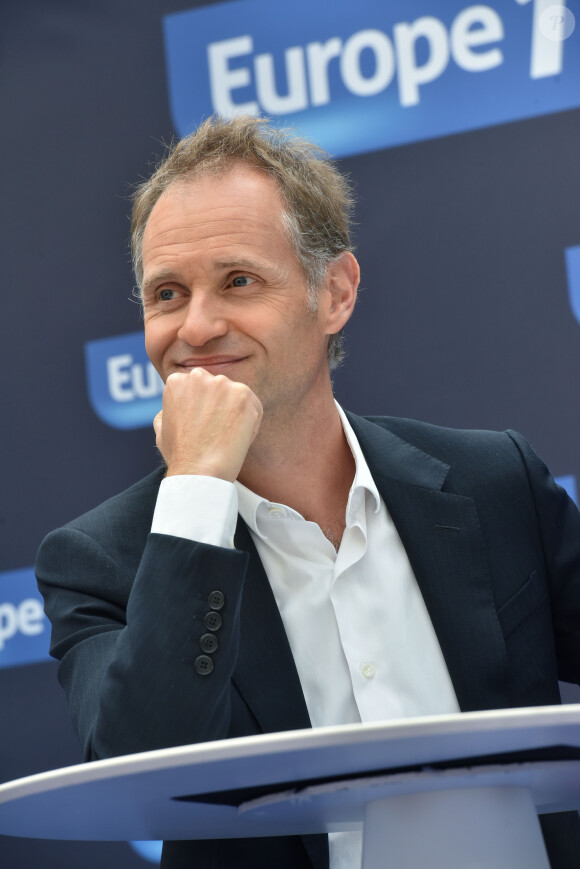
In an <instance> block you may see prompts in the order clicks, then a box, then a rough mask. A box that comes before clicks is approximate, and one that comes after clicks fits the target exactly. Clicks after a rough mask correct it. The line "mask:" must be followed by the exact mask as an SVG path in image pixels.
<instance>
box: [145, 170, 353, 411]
mask: <svg viewBox="0 0 580 869" xmlns="http://www.w3.org/2000/svg"><path fill="white" fill-rule="evenodd" d="M282 207H283V202H282V198H281V196H280V194H279V192H278V190H277V188H276V186H275V184H274V182H273V181H272V180H271V179H270V178H268V177H267V176H266V175H265V174H264V173H262V172H260V171H259V170H256V169H252V168H250V167H245V166H236V167H233V168H230V169H228V170H227V171H225V172H224V173H222V174H220V175H217V176H208V177H201V178H198V179H195V180H193V181H187V182H179V183H176V184H175V185H174V186H173V187H171V188H170V189H169V190H167V191H166V192H165V193H164V194H163V195H162V196H161V197H160V199H159V200H158V202H157V203H156V205H155V207H154V209H153V211H152V213H151V216H150V218H149V221H148V223H147V226H146V229H145V235H144V239H143V271H144V277H143V307H144V319H145V343H146V348H147V353H148V355H149V358H150V359H151V361H152V362H153V364H154V366H155V368H156V369H157V371H158V372H159V374H160V375H161V377H162V378H163V380H166V379H167V377H168V376H169V375H170V374H171V373H173V372H187V371H189V370H191V369H192V368H194V367H198V366H199V367H203V368H205V369H206V370H207V371H209V372H210V373H211V374H225V375H226V376H227V377H229V378H231V379H232V380H236V381H241V382H243V383H245V384H247V385H248V386H249V387H250V388H251V389H252V390H253V391H254V392H255V393H256V395H257V396H258V397H259V398H260V400H261V401H262V404H263V405H264V411H265V413H272V412H273V411H275V409H276V408H278V410H280V409H282V408H283V409H284V410H285V412H286V413H288V412H292V409H293V407H297V406H298V405H299V404H300V402H301V401H303V400H304V399H305V398H306V397H307V396H315V394H316V391H317V390H319V389H320V388H322V387H321V384H322V383H323V382H326V383H327V382H328V365H327V361H326V346H327V337H326V336H327V334H328V332H329V331H338V330H337V329H334V328H332V323H331V322H330V320H329V317H328V310H329V305H328V304H326V303H324V304H322V296H324V298H325V299H326V298H327V297H329V296H330V293H329V292H328V291H325V290H324V289H323V291H322V294H321V304H320V305H319V309H318V311H317V312H316V313H313V312H312V311H311V310H310V309H309V306H308V294H307V290H306V284H305V280H304V276H303V273H302V270H301V268H300V265H299V263H298V260H297V258H296V255H295V253H294V250H293V248H292V247H291V245H290V243H289V241H288V238H287V235H286V233H285V231H284V229H283V226H282V223H281V211H282Z"/></svg>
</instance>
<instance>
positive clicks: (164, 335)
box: [145, 320, 171, 363]
mask: <svg viewBox="0 0 580 869" xmlns="http://www.w3.org/2000/svg"><path fill="white" fill-rule="evenodd" d="M170 343H171V331H170V329H169V328H167V324H165V325H164V324H163V323H160V322H158V321H155V320H153V321H152V322H151V323H147V322H146V323H145V350H146V351H147V355H148V356H149V358H150V359H151V361H152V362H153V363H155V362H157V361H158V360H160V358H161V356H162V355H163V353H164V351H165V350H166V349H167V347H168V346H169V345H170Z"/></svg>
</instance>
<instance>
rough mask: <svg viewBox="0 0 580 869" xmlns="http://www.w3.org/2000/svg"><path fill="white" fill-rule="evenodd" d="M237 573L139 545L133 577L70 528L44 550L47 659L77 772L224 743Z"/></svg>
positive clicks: (225, 554)
mask: <svg viewBox="0 0 580 869" xmlns="http://www.w3.org/2000/svg"><path fill="white" fill-rule="evenodd" d="M119 533H121V532H120V530H119ZM113 537H114V535H111V539H113ZM105 538H107V535H105ZM247 561H248V556H247V554H246V553H242V552H239V551H236V550H229V549H222V548H219V547H215V546H210V545H208V544H202V543H195V542H191V541H188V540H184V539H182V538H177V537H170V536H168V535H162V534H150V535H149V536H148V538H147V541H146V544H145V548H144V551H143V554H142V557H141V559H140V562H139V564H138V568H137V571H136V574H135V573H134V571H132V570H131V569H130V567H129V566H128V565H127V563H126V561H125V560H124V559H123V558H122V557H119V554H118V553H117V552H116V551H110V550H109V551H107V547H106V546H105V545H103V542H102V540H101V538H99V540H97V539H95V537H93V536H91V535H90V534H89V533H87V532H86V531H85V530H80V529H79V528H78V527H74V525H73V526H67V527H65V528H63V529H60V530H58V531H55V532H53V533H52V534H50V535H49V536H48V537H47V538H46V539H45V541H44V543H43V545H42V547H41V549H40V551H39V555H38V559H37V578H38V583H39V588H40V590H41V592H42V594H43V596H44V598H45V608H46V613H47V615H48V617H49V618H50V620H51V622H52V626H53V630H52V645H51V654H52V655H53V656H54V657H56V658H58V659H59V660H60V661H61V664H60V668H59V680H60V682H61V684H62V686H63V688H64V690H65V693H66V695H67V698H68V703H69V707H70V711H71V716H72V720H73V724H74V726H75V729H76V731H77V733H78V736H79V738H80V740H81V743H82V745H83V747H84V753H85V758H86V759H87V760H94V759H99V758H105V757H112V756H116V755H121V754H131V753H133V752H139V751H148V750H151V749H156V748H166V747H170V746H175V745H182V744H188V743H192V742H201V741H205V740H210V739H220V738H224V737H225V736H227V735H228V731H229V724H230V714H231V683H230V680H231V676H232V672H233V669H234V666H235V663H236V658H237V650H238V642H239V631H240V602H241V595H242V589H243V584H244V579H245V574H246V569H247ZM213 592H219V593H220V594H218V595H213V594H212V593H213ZM210 613H212V614H213V615H211V616H208V614H210ZM215 614H217V615H218V616H219V618H216V617H215ZM208 624H209V625H210V627H209V628H208ZM216 625H217V627H216ZM208 635H209V636H210V637H213V638H214V639H213V641H211V640H210V641H209V646H210V648H209V649H205V648H204V646H205V647H207V644H208V640H207V636H208ZM204 636H205V637H206V639H205V640H204V641H202V637H204ZM216 645H217V647H216V648H213V647H214V646H216ZM200 657H201V661H200ZM208 660H209V663H208Z"/></svg>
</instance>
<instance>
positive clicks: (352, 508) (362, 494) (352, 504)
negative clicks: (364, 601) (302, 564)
mask: <svg viewBox="0 0 580 869" xmlns="http://www.w3.org/2000/svg"><path fill="white" fill-rule="evenodd" d="M335 404H336V408H337V410H338V414H339V416H340V421H341V423H342V428H343V431H344V435H345V437H346V440H347V443H348V445H349V447H350V449H351V452H352V455H353V458H354V462H355V474H354V480H353V482H352V486H351V487H350V492H349V495H348V502H347V507H346V524H347V525H351V524H352V523H353V522H354V521H355V517H356V516H357V514H358V513H360V511H361V510H363V509H364V507H365V499H366V493H367V492H368V493H369V495H370V499H369V502H370V505H371V506H372V504H373V503H374V512H375V513H378V512H379V510H380V506H381V497H380V495H379V490H378V489H377V487H376V485H375V481H374V480H373V478H372V475H371V472H370V469H369V466H368V465H367V462H366V459H365V457H364V455H363V451H362V450H361V448H360V444H359V442H358V440H357V437H356V435H355V433H354V431H353V429H352V426H351V424H350V423H349V421H348V419H347V417H346V414H345V412H344V411H343V409H342V408H341V406H340V405H339V404H338V402H337V401H335ZM234 485H235V487H236V489H237V492H238V512H239V514H240V516H241V517H242V519H243V520H244V522H245V523H246V525H248V526H249V528H250V529H251V530H252V531H253V532H254V533H256V534H258V535H259V536H260V537H262V538H266V535H265V534H264V532H263V529H262V530H260V516H261V515H268V516H272V511H280V512H279V513H278V515H279V516H280V517H282V518H285V519H295V520H296V519H297V520H302V521H304V520H303V517H302V516H301V515H300V514H299V513H297V512H296V511H295V510H292V508H291V507H287V506H286V505H284V504H277V503H275V502H272V501H267V500H266V499H265V498H262V497H261V496H260V495H257V494H256V493H255V492H252V491H251V489H248V488H247V487H246V486H244V485H243V484H242V483H239V482H238V481H237V480H236V481H235V483H234Z"/></svg>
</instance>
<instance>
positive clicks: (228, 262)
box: [142, 257, 278, 297]
mask: <svg viewBox="0 0 580 869" xmlns="http://www.w3.org/2000/svg"><path fill="white" fill-rule="evenodd" d="M210 267H211V269H212V271H214V272H223V271H227V270H228V269H249V270H252V271H253V270H254V269H267V270H268V271H276V272H277V271H278V269H277V268H276V265H275V264H266V263H264V262H261V261H259V260H251V259H245V258H244V257H240V258H239V259H223V260H215V261H214V262H213V263H211V266H210ZM165 281H167V282H173V281H175V282H176V283H179V276H178V275H177V273H176V272H174V271H173V270H172V269H161V270H160V271H158V272H153V274H151V275H149V276H148V277H147V278H145V280H144V281H143V288H142V295H143V297H145V296H147V295H148V294H150V293H151V292H152V291H153V287H155V286H157V285H158V284H161V283H164V282H165Z"/></svg>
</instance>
